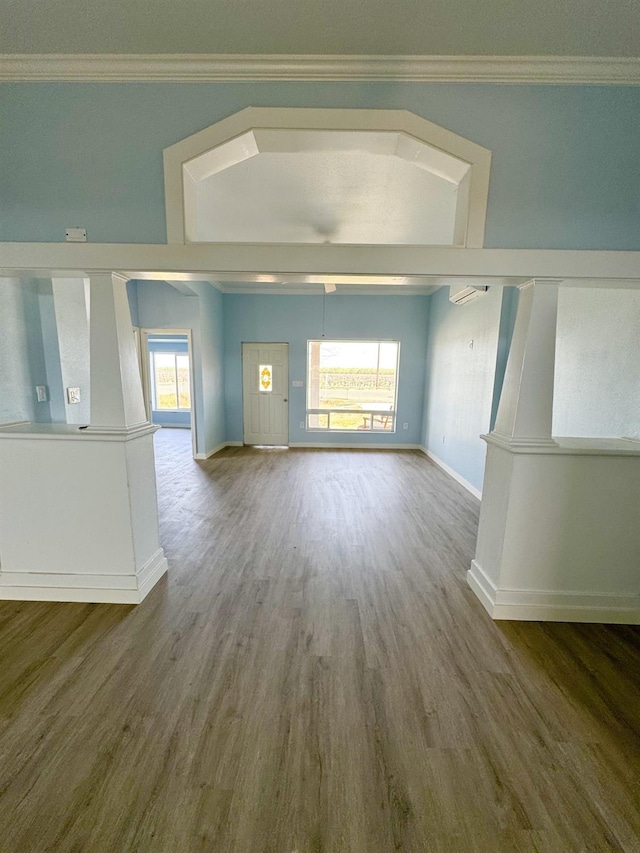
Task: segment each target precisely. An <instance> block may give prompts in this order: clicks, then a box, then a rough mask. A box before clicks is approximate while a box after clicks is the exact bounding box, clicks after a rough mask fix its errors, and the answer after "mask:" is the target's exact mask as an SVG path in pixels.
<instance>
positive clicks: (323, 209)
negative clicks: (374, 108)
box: [196, 151, 457, 245]
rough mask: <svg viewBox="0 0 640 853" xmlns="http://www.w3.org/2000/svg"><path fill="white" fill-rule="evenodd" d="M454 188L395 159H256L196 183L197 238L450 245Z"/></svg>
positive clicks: (353, 155) (311, 154)
mask: <svg viewBox="0 0 640 853" xmlns="http://www.w3.org/2000/svg"><path fill="white" fill-rule="evenodd" d="M456 193H457V185H456V184H453V183H451V182H450V181H447V180H445V179H443V178H441V177H438V176H436V175H433V174H431V172H428V171H426V170H425V169H420V168H417V167H416V166H415V165H412V164H411V163H408V162H407V161H405V160H402V159H400V158H398V157H394V156H386V155H382V154H370V153H364V152H355V151H341V152H337V151H307V152H299V153H296V154H290V153H282V152H271V153H261V154H258V155H256V156H255V157H252V158H250V159H248V160H244V161H243V162H241V163H237V164H236V165H234V166H231V167H230V168H228V169H226V170H224V171H221V172H219V173H217V174H215V175H212V176H211V177H209V178H207V179H206V180H204V181H201V182H200V183H199V184H198V191H197V197H198V198H197V232H196V233H197V239H198V240H201V241H220V242H235V241H239V242H245V243H252V242H256V243H260V242H265V243H268V242H276V243H325V242H331V243H367V244H376V243H383V244H396V245H397V244H412V243H413V244H431V245H451V244H452V243H453V232H454V220H455V208H456V198H457V196H456Z"/></svg>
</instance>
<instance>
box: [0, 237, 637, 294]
mask: <svg viewBox="0 0 640 853" xmlns="http://www.w3.org/2000/svg"><path fill="white" fill-rule="evenodd" d="M112 270H121V271H126V272H135V271H138V272H142V273H153V274H154V276H155V277H157V278H159V279H166V278H167V277H171V276H172V275H174V274H176V275H177V276H181V275H184V276H185V278H191V279H192V280H193V279H194V277H196V276H202V278H203V279H207V278H213V279H214V280H219V281H231V280H241V281H255V280H260V277H261V276H262V277H263V279H262V280H264V276H272V277H273V278H274V279H278V278H279V277H280V276H288V277H292V276H293V277H295V278H296V279H297V280H298V281H301V282H303V281H310V280H313V279H314V278H315V279H316V280H317V279H319V280H320V281H325V280H333V281H338V280H339V281H348V280H350V279H354V280H357V278H358V277H362V276H368V277H370V278H371V277H378V278H384V277H387V278H389V279H390V283H392V284H393V283H394V281H393V279H397V278H398V277H408V278H410V277H415V276H418V277H425V276H428V277H441V276H454V277H473V278H477V277H500V278H503V277H514V278H522V277H524V278H536V279H544V278H553V279H563V280H564V279H598V280H602V281H606V280H611V281H616V280H618V281H622V282H624V281H627V282H637V283H640V252H600V251H579V250H559V249H457V248H449V247H447V248H441V247H423V246H349V245H336V244H329V245H323V244H313V245H309V244H267V243H198V244H196V243H191V244H186V245H185V244H169V245H167V244H135V243H0V275H2V276H8V277H11V276H13V275H15V274H23V275H30V276H35V277H38V276H42V275H52V274H55V275H60V276H65V275H70V276H74V275H78V274H79V275H82V276H84V275H88V274H89V273H91V272H99V271H112ZM327 276H331V277H332V279H327Z"/></svg>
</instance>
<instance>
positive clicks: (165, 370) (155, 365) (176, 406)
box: [151, 352, 191, 411]
mask: <svg viewBox="0 0 640 853" xmlns="http://www.w3.org/2000/svg"><path fill="white" fill-rule="evenodd" d="M151 375H152V378H153V408H154V409H156V410H159V409H164V410H167V409H172V410H174V411H175V410H184V409H190V408H191V384H190V381H189V356H188V355H187V354H185V353H178V352H152V353H151Z"/></svg>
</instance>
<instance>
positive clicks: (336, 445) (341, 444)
mask: <svg viewBox="0 0 640 853" xmlns="http://www.w3.org/2000/svg"><path fill="white" fill-rule="evenodd" d="M289 447H311V448H318V449H323V448H324V449H325V450H420V445H419V444H382V443H380V442H378V443H377V444H368V443H367V444H361V443H360V442H355V441H332V442H326V441H290V442H289Z"/></svg>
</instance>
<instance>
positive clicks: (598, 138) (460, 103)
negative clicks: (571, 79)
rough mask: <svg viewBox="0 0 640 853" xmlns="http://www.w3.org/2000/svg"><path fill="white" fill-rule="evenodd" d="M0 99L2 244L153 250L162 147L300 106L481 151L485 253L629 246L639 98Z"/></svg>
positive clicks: (144, 94) (215, 95)
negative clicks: (78, 236)
mask: <svg viewBox="0 0 640 853" xmlns="http://www.w3.org/2000/svg"><path fill="white" fill-rule="evenodd" d="M0 99H1V100H0V111H1V114H2V122H0V150H1V151H2V157H1V158H0V240H18V241H62V240H63V239H64V229H65V227H66V226H68V225H82V226H85V227H86V228H87V232H88V238H89V240H91V241H92V242H141V243H147V242H149V243H154V242H156V243H162V242H165V240H166V232H165V215H164V190H163V167H162V151H163V149H164V148H165V147H167V146H168V145H171V144H172V143H174V142H176V141H178V140H180V139H183V138H184V137H185V136H188V135H189V134H191V133H194V132H195V131H198V130H201V129H202V128H204V127H207V126H209V125H210V124H212V123H213V122H215V121H217V120H219V119H221V118H224V117H226V116H228V115H230V114H232V113H234V112H236V111H238V110H240V109H243V108H244V107H247V106H285V107H305V106H306V107H309V106H312V107H334V108H339V107H342V108H379V109H407V110H411V111H413V112H415V113H417V114H418V115H421V116H423V117H424V118H427V119H429V120H431V121H433V122H436V123H437V124H440V125H442V126H443V127H446V128H448V129H450V130H452V131H455V132H456V133H459V134H461V135H463V136H465V137H468V138H469V139H471V140H473V141H475V142H478V143H480V144H481V145H484V146H486V147H488V148H490V149H491V150H492V151H493V165H492V176H491V187H490V196H489V210H488V219H487V230H486V243H485V244H486V246H488V247H497V248H576V249H577V248H593V249H640V229H638V228H637V222H638V220H639V218H640V145H638V139H640V88H634V87H626V88H625V87H589V86H573V87H572V86H513V85H511V86H507V85H488V84H486V85H482V84H421V83H339V82H338V83H277V82H262V83H259V82H236V83H193V82H190V83H122V84H116V83H111V84H109V83H86V84H85V83H12V84H4V85H2V86H0ZM141 116H144V121H143V122H141Z"/></svg>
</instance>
